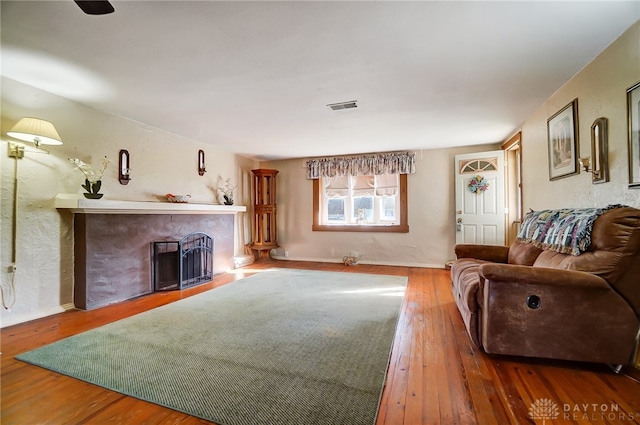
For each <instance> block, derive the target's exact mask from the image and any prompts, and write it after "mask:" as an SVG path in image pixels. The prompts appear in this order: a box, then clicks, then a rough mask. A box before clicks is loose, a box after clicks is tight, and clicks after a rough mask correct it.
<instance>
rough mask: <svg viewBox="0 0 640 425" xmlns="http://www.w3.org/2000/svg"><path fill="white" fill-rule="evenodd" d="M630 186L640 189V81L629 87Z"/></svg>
mask: <svg viewBox="0 0 640 425" xmlns="http://www.w3.org/2000/svg"><path fill="white" fill-rule="evenodd" d="M627 123H628V141H629V187H630V188H638V189H640V82H638V83H636V84H635V85H633V86H631V87H629V88H628V89H627Z"/></svg>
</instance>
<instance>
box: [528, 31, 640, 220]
mask: <svg viewBox="0 0 640 425" xmlns="http://www.w3.org/2000/svg"><path fill="white" fill-rule="evenodd" d="M638 40H640V22H638V23H636V24H635V25H634V26H633V27H631V28H630V29H629V30H627V31H626V32H625V33H624V34H623V35H622V36H621V37H620V38H618V39H617V40H616V41H615V42H613V43H612V44H611V45H610V46H609V47H608V48H607V49H606V50H605V51H604V52H602V53H601V54H600V55H599V56H598V57H597V58H595V59H594V60H593V61H592V62H591V63H590V64H589V65H587V66H586V67H585V68H584V69H583V70H582V71H580V72H579V73H578V74H577V75H575V76H574V77H573V78H572V79H571V80H569V81H568V82H567V83H566V84H565V85H564V86H563V87H561V88H560V89H559V90H558V91H557V92H556V93H555V94H554V95H553V96H551V97H550V98H549V99H548V100H547V101H545V102H544V104H542V105H541V106H540V108H539V109H538V110H537V111H536V112H535V113H534V114H533V115H532V116H531V117H530V118H529V119H527V121H526V122H525V123H524V124H523V125H522V155H523V167H522V168H523V182H522V187H523V192H524V193H523V201H524V208H525V210H528V209H529V208H531V209H535V210H539V209H545V208H562V207H595V206H604V205H607V204H613V203H623V204H626V205H629V206H633V207H640V189H629V188H628V186H627V185H628V183H629V177H628V175H629V174H628V172H629V167H628V162H627V161H628V155H629V151H628V147H627V96H626V90H627V88H629V87H631V86H632V85H634V84H635V83H637V82H638V81H640V48H638ZM576 98H577V99H578V123H579V131H578V136H579V142H580V143H579V156H592V155H591V125H592V124H593V122H594V120H595V119H597V118H599V117H605V118H607V119H608V120H609V125H608V127H609V168H610V175H611V177H610V181H609V182H608V183H601V184H592V183H591V174H590V173H585V172H584V171H581V172H580V174H577V175H573V176H569V177H566V178H563V179H559V180H554V181H550V180H549V168H548V167H549V165H548V164H549V159H548V149H547V119H549V117H551V116H553V114H555V113H556V112H558V111H559V110H560V109H562V108H563V107H564V106H566V105H567V104H568V103H569V102H571V101H572V100H573V99H576Z"/></svg>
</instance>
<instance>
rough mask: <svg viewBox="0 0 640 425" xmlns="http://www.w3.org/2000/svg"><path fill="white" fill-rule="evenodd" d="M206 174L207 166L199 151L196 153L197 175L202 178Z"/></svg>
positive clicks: (202, 154) (202, 153)
mask: <svg viewBox="0 0 640 425" xmlns="http://www.w3.org/2000/svg"><path fill="white" fill-rule="evenodd" d="M206 172H207V164H205V162H204V151H203V150H202V149H200V150H199V151H198V174H199V175H201V176H204V173H206Z"/></svg>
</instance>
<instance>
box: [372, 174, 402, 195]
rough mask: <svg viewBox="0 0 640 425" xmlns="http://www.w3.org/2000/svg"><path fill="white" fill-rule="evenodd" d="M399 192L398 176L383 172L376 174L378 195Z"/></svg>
mask: <svg viewBox="0 0 640 425" xmlns="http://www.w3.org/2000/svg"><path fill="white" fill-rule="evenodd" d="M397 194H398V176H396V175H395V174H382V175H380V176H376V196H395V195H397Z"/></svg>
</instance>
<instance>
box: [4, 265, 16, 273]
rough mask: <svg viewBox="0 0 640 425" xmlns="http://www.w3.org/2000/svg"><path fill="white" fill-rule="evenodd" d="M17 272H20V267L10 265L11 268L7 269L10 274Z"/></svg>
mask: <svg viewBox="0 0 640 425" xmlns="http://www.w3.org/2000/svg"><path fill="white" fill-rule="evenodd" d="M16 270H18V266H16V265H15V264H12V265H10V266H9V267H7V271H8V272H9V273H15V272H16Z"/></svg>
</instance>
